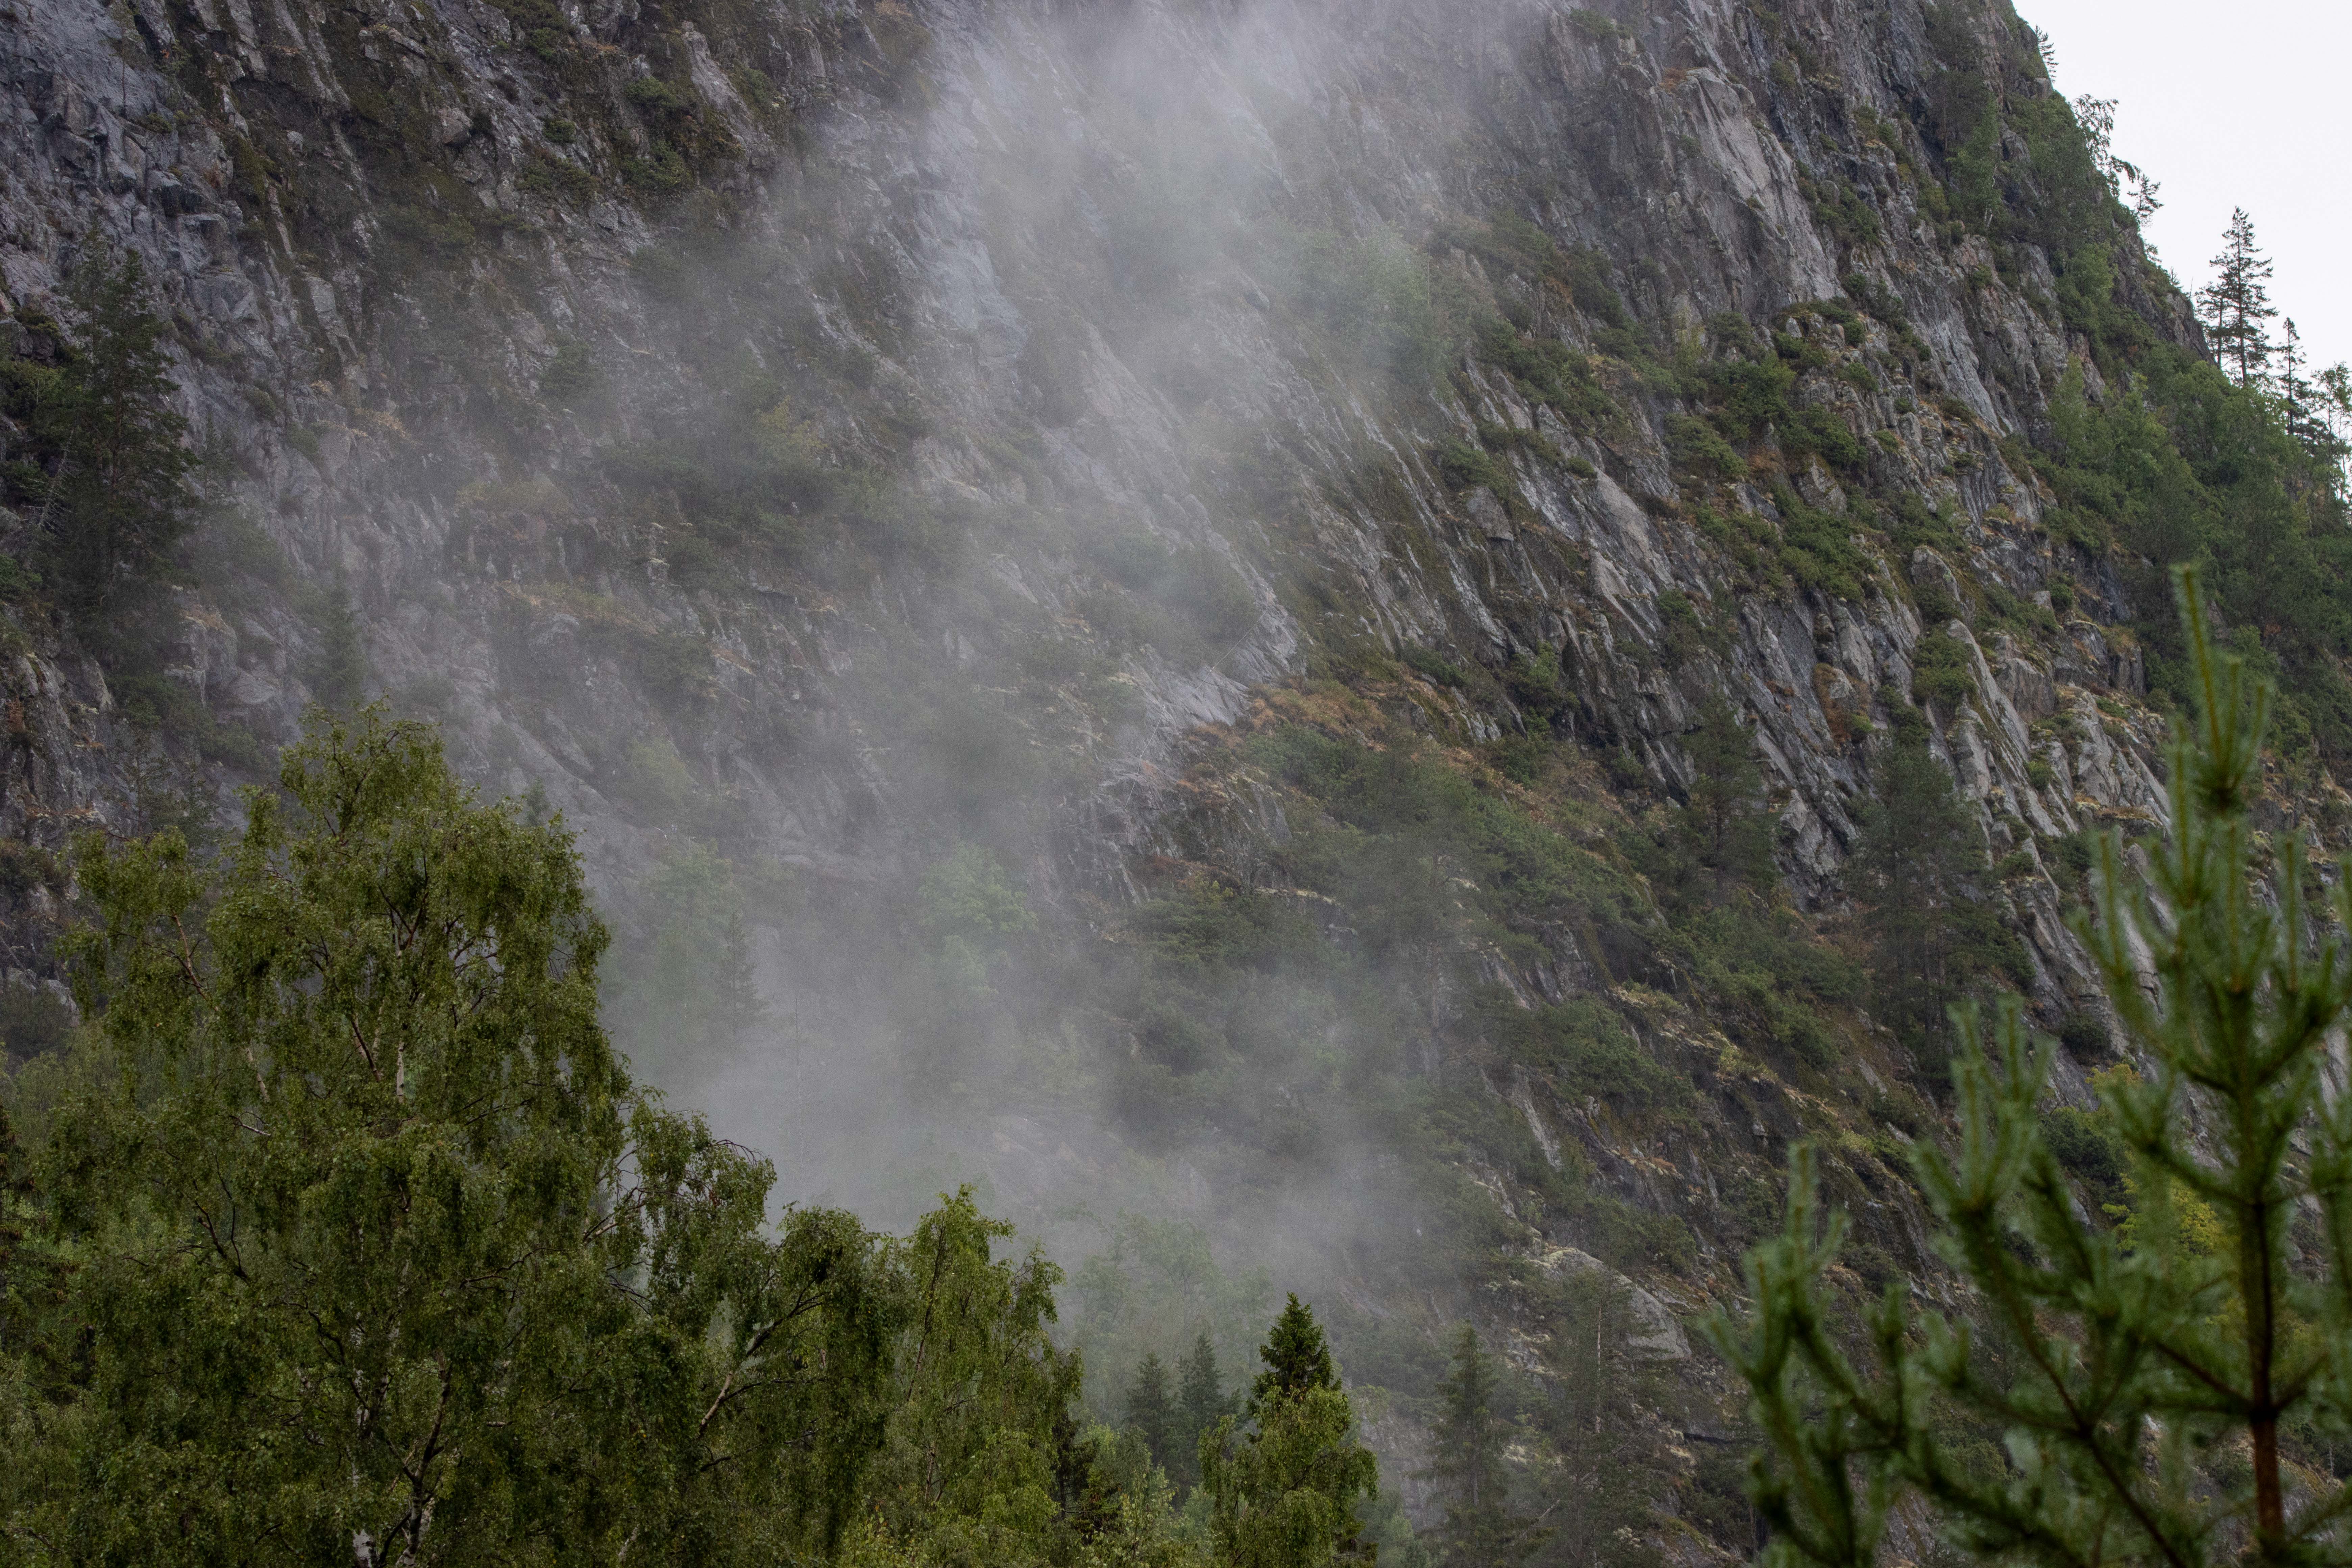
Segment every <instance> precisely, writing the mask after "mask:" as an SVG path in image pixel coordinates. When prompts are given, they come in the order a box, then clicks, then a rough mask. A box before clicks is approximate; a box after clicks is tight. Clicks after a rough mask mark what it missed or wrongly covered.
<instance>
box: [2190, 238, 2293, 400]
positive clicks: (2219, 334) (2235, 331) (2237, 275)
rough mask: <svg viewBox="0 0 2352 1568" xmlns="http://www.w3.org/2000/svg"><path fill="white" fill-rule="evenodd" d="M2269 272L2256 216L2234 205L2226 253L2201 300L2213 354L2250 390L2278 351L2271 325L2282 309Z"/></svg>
mask: <svg viewBox="0 0 2352 1568" xmlns="http://www.w3.org/2000/svg"><path fill="white" fill-rule="evenodd" d="M2270 278H2271V261H2270V258H2268V257H2266V256H2264V255H2263V253H2262V248H2261V247H2259V246H2258V245H2256V244H2255V243H2254V223H2253V219H2252V218H2250V217H2248V216H2246V210H2245V208H2243V207H2239V208H2236V209H2234V210H2233V211H2232V212H2231V214H2230V226H2229V228H2228V229H2227V230H2226V231H2225V232H2224V234H2223V237H2222V243H2221V255H2219V256H2217V257H2215V258H2213V281H2212V282H2210V283H2209V284H2207V285H2206V286H2205V287H2204V288H2202V289H2199V290H2198V291H2197V305H2198V309H2199V310H2200V311H2201V312H2202V313H2203V320H2204V325H2205V340H2206V342H2207V344H2208V345H2209V346H2210V348H2211V349H2212V351H2213V357H2214V358H2215V359H2216V360H2218V361H2219V362H2220V363H2221V366H2222V368H2223V369H2225V370H2227V371H2229V372H2230V373H2231V375H2232V376H2233V377H2235V379H2236V381H2237V383H2238V384H2239V386H2240V387H2242V388H2245V389H2248V390H2251V389H2252V388H2253V387H2254V386H2255V385H2257V384H2259V383H2260V382H2261V381H2262V380H2263V377H2264V375H2265V374H2267V373H2268V371H2269V369H2270V363H2271V356H2272V355H2273V353H2275V352H2276V350H2275V349H2274V347H2273V344H2272V342H2271V338H2270V327H2269V325H2268V323H2269V322H2270V321H2271V320H2272V319H2273V317H2275V316H2276V315H2277V314H2278V310H2277V307H2275V306H2273V304H2272V303H2271V295H2270Z"/></svg>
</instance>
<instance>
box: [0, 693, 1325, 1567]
mask: <svg viewBox="0 0 2352 1568" xmlns="http://www.w3.org/2000/svg"><path fill="white" fill-rule="evenodd" d="M278 782H279V789H278V791H277V792H275V793H266V794H265V793H262V792H258V791H257V792H254V793H253V794H252V795H250V796H249V797H248V818H247V828H246V831H245V833H244V836H243V837H242V839H241V840H240V842H239V843H238V844H237V845H236V846H235V847H233V848H232V849H231V850H230V851H229V852H228V853H226V855H225V856H224V857H222V858H221V859H220V860H218V861H217V862H215V863H206V862H205V861H203V860H201V859H199V858H197V857H196V856H195V855H194V854H193V853H192V852H191V851H190V850H189V849H188V847H187V846H186V845H185V843H184V841H183V840H182V839H181V838H180V837H178V836H177V835H176V834H167V835H164V836H163V837H158V838H155V839H151V840H146V841H142V842H137V843H132V844H129V845H118V844H109V843H106V842H104V841H101V840H100V839H98V838H97V837H92V838H91V840H90V841H89V842H88V843H87V844H85V845H84V847H83V849H82V858H81V862H80V875H81V879H82V883H81V885H82V888H83V889H84V891H85V893H86V895H87V897H88V898H89V900H90V903H91V905H92V907H93V910H94V912H95V916H96V919H95V923H94V924H93V925H92V926H91V927H90V928H89V929H88V930H87V931H83V932H81V933H80V934H79V935H78V936H77V937H76V938H75V939H74V941H73V943H72V950H73V954H74V958H75V961H76V963H77V964H78V980H79V990H80V994H81V996H82V998H83V1000H84V1003H85V1005H86V1006H87V1007H88V1008H89V1010H90V1012H91V1013H92V1015H93V1016H94V1018H95V1020H96V1022H95V1027H94V1029H92V1030H91V1031H88V1032H86V1033H85V1034H84V1036H83V1037H81V1038H80V1039H79V1040H78V1041H77V1042H76V1043H75V1044H74V1045H73V1046H72V1047H70V1048H69V1049H68V1050H67V1051H63V1052H58V1051H52V1052H50V1053H48V1054H47V1056H46V1057H44V1058H39V1059H37V1060H36V1061H34V1062H33V1063H32V1064H30V1065H29V1066H26V1067H21V1068H18V1069H17V1074H18V1075H20V1076H12V1077H11V1078H10V1079H6V1080H0V1084H5V1087H6V1088H7V1089H9V1091H10V1093H9V1100H10V1103H11V1105H12V1107H13V1106H14V1105H15V1104H16V1103H18V1102H19V1096H20V1095H21V1096H22V1099H23V1102H27V1103H31V1104H33V1105H34V1106H36V1107H37V1111H38V1117H39V1121H40V1123H41V1126H40V1131H39V1136H38V1138H37V1141H36V1142H35V1143H34V1145H33V1147H32V1148H31V1149H30V1150H29V1151H27V1150H22V1149H20V1148H19V1146H18V1144H17V1143H16V1138H15V1135H14V1133H13V1131H11V1126H10V1123H9V1121H6V1120H0V1413H5V1420H0V1539H5V1540H6V1541H8V1542H19V1543H21V1542H26V1541H39V1542H66V1543H68V1547H69V1550H64V1551H61V1552H57V1553H53V1554H51V1555H52V1556H54V1557H55V1558H56V1560H61V1561H67V1562H113V1561H120V1562H189V1561H196V1562H236V1563H315V1562H320V1561H326V1560H334V1561H339V1562H340V1561H354V1560H355V1561H356V1562H357V1563H360V1564H362V1568H376V1565H380V1564H387V1563H394V1562H407V1563H431V1562H473V1561H483V1560H488V1559H491V1558H496V1559H499V1560H511V1561H516V1562H548V1563H552V1562H559V1561H560V1562H564V1563H623V1562H627V1563H643V1562H653V1563H689V1562H690V1563H736V1562H740V1563H776V1562H811V1561H817V1562H856V1563H866V1564H869V1565H870V1564H881V1563H948V1562H969V1563H991V1564H1003V1565H1007V1568H1045V1565H1047V1564H1055V1565H1062V1564H1069V1563H1080V1562H1086V1561H1094V1560H1097V1559H1095V1558H1092V1557H1090V1556H1089V1555H1088V1553H1090V1552H1095V1551H1096V1550H1097V1546H1099V1547H1100V1549H1101V1550H1102V1551H1103V1552H1113V1551H1114V1550H1115V1551H1116V1552H1119V1553H1124V1554H1123V1555H1115V1556H1111V1557H1109V1558H1107V1559H1103V1560H1109V1561H1118V1562H1122V1563H1139V1564H1142V1563H1150V1564H1155V1565H1160V1568H1176V1564H1178V1563H1181V1562H1183V1561H1185V1560H1186V1556H1185V1553H1184V1552H1183V1551H1182V1550H1181V1548H1180V1547H1178V1546H1177V1545H1176V1544H1175V1543H1174V1542H1173V1538H1172V1536H1171V1528H1172V1521H1171V1516H1170V1515H1169V1512H1168V1499H1167V1494H1166V1491H1165V1489H1164V1488H1160V1487H1158V1486H1157V1485H1156V1483H1154V1482H1153V1481H1152V1479H1151V1478H1150V1471H1149V1460H1148V1458H1146V1459H1144V1461H1143V1462H1142V1463H1141V1464H1140V1465H1138V1464H1135V1463H1130V1462H1129V1461H1128V1460H1127V1459H1126V1458H1123V1457H1122V1454H1121V1453H1120V1451H1118V1449H1117V1447H1116V1446H1106V1445H1104V1444H1100V1443H1097V1442H1096V1441H1093V1440H1091V1439H1088V1438H1087V1437H1086V1436H1084V1435H1082V1434H1081V1433H1080V1432H1079V1431H1078V1429H1077V1426H1076V1422H1075V1420H1074V1418H1073V1417H1072V1415H1071V1413H1070V1406H1071V1405H1072V1403H1073V1400H1074V1398H1075V1396H1076V1392H1077V1384H1078V1378H1079V1366H1078V1361H1077V1358H1076V1354H1075V1353H1071V1352H1062V1351H1060V1350H1058V1349H1056V1348H1055V1344H1054V1342H1053V1340H1052V1338H1051V1330H1052V1325H1053V1321H1054V1301H1053V1291H1054V1288H1055V1285H1056V1283H1057V1282H1058V1280H1059V1278H1060V1276H1059V1273H1058V1271H1057V1270H1055V1268H1053V1267H1052V1266H1051V1265H1050V1264H1047V1263H1046V1262H1045V1260H1044V1259H1043V1258H1040V1257H1038V1256H1036V1255H1035V1254H1034V1253H1032V1254H1031V1255H1030V1256H1028V1257H1027V1258H1023V1259H1016V1260H1010V1261H1000V1260H999V1259H998V1258H996V1257H995V1253H996V1251H997V1249H998V1248H999V1247H1001V1246H1002V1245H1003V1243H1004V1241H1005V1240H1006V1239H1007V1238H1009V1237H1010V1236H1011V1234H1012V1232H1011V1227H1010V1226H1005V1225H1003V1224H1001V1223H998V1222H993V1221H991V1220H988V1219H987V1218H985V1217H984V1216H982V1215H981V1214H980V1212H979V1211H978V1209H977V1207H976V1205H974V1204H973V1202H972V1200H971V1194H969V1192H965V1193H961V1194H957V1195H956V1196H954V1197H952V1198H949V1199H947V1200H945V1201H944V1203H943V1204H942V1205H941V1206H940V1207H939V1208H937V1209H936V1210H934V1211H933V1212H932V1213H931V1214H930V1215H928V1216H926V1217H925V1218H924V1219H923V1220H922V1221H921V1222H920V1223H919V1225H918V1226H916V1228H915V1230H914V1231H913V1233H912V1234H911V1235H909V1236H908V1237H906V1238H904V1239H903V1240H896V1241H892V1240H885V1239H883V1238H878V1237H874V1236H871V1235H870V1234H868V1233H867V1232H866V1230H865V1229H864V1228H863V1227H862V1226H859V1225H858V1224H857V1223H856V1221H855V1220H854V1219H853V1218H851V1217H850V1216H849V1215H845V1214H840V1213H835V1212H831V1211H826V1210H817V1209H799V1208H787V1209H785V1210H784V1211H783V1212H782V1214H781V1215H771V1214H770V1212H769V1209H768V1203H767V1200H768V1194H769V1190H770V1184H771V1173H770V1171H769V1169H768V1167H767V1166H766V1165H765V1164H764V1163H762V1162H760V1161H758V1160H755V1159H753V1158H751V1156H749V1155H747V1154H745V1153H744V1152H742V1151H740V1150H739V1149H737V1148H735V1147H734V1146H732V1145H730V1144H728V1143H726V1142H721V1141H719V1140H718V1139H716V1138H714V1137H713V1136H712V1135H711V1134H710V1132H709V1130H708V1129H707V1128H705V1127H704V1126H703V1125H702V1124H701V1123H700V1122H699V1121H696V1120H692V1119H688V1118H684V1117H679V1116H676V1115H673V1114H671V1113H669V1112H667V1111H666V1110H663V1109H662V1108H661V1106H660V1103H659V1101H658V1100H657V1099H656V1098H655V1097H652V1096H649V1095H646V1094H645V1093H644V1092H642V1091H641V1090H639V1089H637V1088H636V1087H635V1085H634V1084H633V1082H632V1081H631V1079H630V1076H629V1073H628V1071H627V1069H626V1068H625V1065H624V1064H623V1063H622V1061H621V1059H620V1058H618V1056H617V1055H616V1054H615V1053H614V1051H613V1050H612V1049H611V1047H609V1045H608V1044H607V1042H606V1039H605V1037H604V1033H603V1031H602V1029H601V1028H600V1027H599V1026H598V1022H597V1016H596V1004H597V995H596V990H597V972H598V967H599V963H600V960H601V957H602V954H603V952H604V942H605V939H604V931H603V929H602V927H601V926H600V925H599V924H598V922H597V921H596V920H595V918H594V916H593V913H591V912H590V910H589V909H588V905H587V900H586V894H585V889H584V888H583V884H582V881H581V876H580V869H579V865H578V862H577V860H576V858H574V856H573V853H572V846H571V841H570V839H569V837H568V836H567V835H566V834H565V832H564V831H563V829H562V825H561V824H560V823H551V822H547V821H544V820H542V819H541V816H540V814H539V813H537V812H536V811H533V810H526V809H524V808H521V807H519V806H517V805H514V804H511V803H509V804H507V805H499V806H495V807H491V806H484V805H480V804H478V802H477V801H476V800H475V799H474V798H473V797H472V795H469V794H468V793H467V791H465V790H464V788H463V787H462V786H461V785H460V784H458V783H457V780H456V779H455V778H454V777H452V776H451V775H450V773H449V772H448V770H447V768H446V765H445V764H444V763H443V762H442V758H441V754H440V752H439V749H438V746H437V745H436V742H434V740H433V739H432V737H431V734H430V732H429V731H425V730H424V729H422V728H420V727H416V726H409V725H395V724H388V723H386V722H384V721H383V720H382V718H381V717H380V715H378V714H377V713H375V712H374V711H373V710H370V711H369V712H367V713H365V714H363V715H362V716H361V718H360V719H359V720H358V721H356V723H355V724H353V725H351V726H336V725H333V724H331V723H330V722H329V721H326V720H324V719H321V720H320V721H317V722H316V723H315V724H314V727H313V730H312V731H311V733H310V736H309V737H308V738H307V739H306V740H305V742H303V743H302V744H301V745H299V746H298V747H296V748H295V749H293V750H292V751H289V752H288V754H287V756H286V759H285V763H284V766H283V768H282V771H281V773H280V776H279V781H278ZM941 901H942V903H943V906H945V907H946V910H947V914H946V918H949V919H951V920H955V921H962V922H963V923H965V924H967V925H968V924H970V923H971V921H972V920H973V919H980V918H983V917H985V918H992V919H994V920H996V921H997V923H1000V924H1001V923H1003V914H1002V911H1001V910H999V911H998V912H997V913H996V914H995V915H993V916H986V911H982V915H981V916H975V915H974V914H973V913H972V911H971V910H969V909H967V908H965V907H964V905H965V903H966V902H969V900H965V901H963V902H959V901H958V900H955V899H952V898H949V899H943V900H941ZM982 901H983V902H985V901H986V900H982ZM14 1043H15V1042H14V1041H13V1040H12V1045H13V1044H14ZM1310 1327H1311V1321H1310ZM1276 1337H1277V1339H1278V1340H1280V1341H1281V1342H1283V1343H1284V1344H1285V1345H1289V1344H1291V1343H1293V1342H1294V1341H1297V1342H1299V1343H1301V1344H1304V1343H1305V1342H1306V1341H1305V1340H1304V1339H1301V1338H1300V1336H1298V1335H1296V1334H1290V1335H1284V1334H1278V1335H1277V1336H1276ZM1327 1359H1328V1358H1327ZM1211 1377H1212V1380H1213V1371H1212V1373H1211ZM1159 1392H1160V1405H1161V1408H1162V1411H1163V1420H1164V1419H1165V1418H1166V1416H1165V1406H1166V1403H1167V1401H1166V1390H1165V1381H1164V1377H1163V1378H1162V1379H1161V1380H1160V1384H1159ZM1288 1397H1289V1396H1288V1395H1286V1394H1277V1395H1276V1396H1275V1398H1274V1403H1275V1404H1276V1405H1281V1404H1283V1403H1284V1402H1285V1401H1286V1399H1287V1398H1288ZM1329 1397H1339V1396H1338V1395H1336V1394H1333V1395H1329ZM1342 1408H1343V1409H1344V1399H1342ZM1326 1414H1328V1412H1326ZM1327 1446H1328V1445H1327ZM1368 1463H1369V1460H1365V1461H1363V1464H1368ZM1363 1464H1358V1463H1357V1462H1356V1461H1354V1460H1347V1461H1344V1464H1343V1468H1348V1471H1349V1473H1350V1474H1355V1475H1358V1476H1359V1477H1360V1475H1361V1471H1362V1468H1363ZM92 1477H102V1478H104V1481H103V1484H92V1481H91V1478H92Z"/></svg>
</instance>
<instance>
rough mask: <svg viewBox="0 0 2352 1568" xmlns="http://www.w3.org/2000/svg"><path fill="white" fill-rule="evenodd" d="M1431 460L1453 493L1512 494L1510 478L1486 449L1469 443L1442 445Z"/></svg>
mask: <svg viewBox="0 0 2352 1568" xmlns="http://www.w3.org/2000/svg"><path fill="white" fill-rule="evenodd" d="M1430 459H1431V460H1432V461H1433V462H1434V463H1435V464H1436V465H1437V477H1438V478H1439V479H1443V480H1444V482H1445V488H1446V489H1451V490H1468V489H1480V488H1484V489H1489V490H1492V491H1494V492H1495V493H1496V495H1498V496H1502V495H1508V494H1510V493H1511V490H1512V485H1511V477H1510V474H1509V472H1508V471H1507V470H1506V469H1505V468H1504V467H1503V466H1502V465H1501V464H1500V463H1498V462H1496V460H1495V459H1494V458H1492V457H1490V456H1489V455H1488V454H1487V453H1486V451H1484V450H1483V449H1481V448H1479V447H1474V446H1472V445H1470V443H1468V442H1467V441H1455V440H1447V441H1441V442H1439V443H1438V444H1437V445H1436V446H1435V447H1433V448H1431V450H1430Z"/></svg>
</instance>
